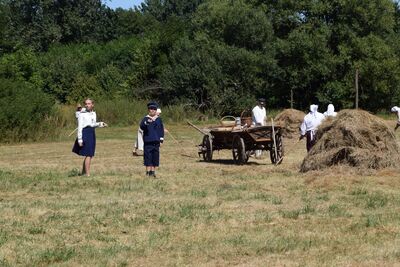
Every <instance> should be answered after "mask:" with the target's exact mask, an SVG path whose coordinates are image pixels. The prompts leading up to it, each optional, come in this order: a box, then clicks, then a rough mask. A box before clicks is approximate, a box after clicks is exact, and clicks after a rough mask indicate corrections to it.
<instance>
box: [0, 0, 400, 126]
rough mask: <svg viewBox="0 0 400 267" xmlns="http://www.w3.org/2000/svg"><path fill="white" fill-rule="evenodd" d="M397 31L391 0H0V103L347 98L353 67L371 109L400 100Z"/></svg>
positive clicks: (214, 103) (227, 105)
mask: <svg viewBox="0 0 400 267" xmlns="http://www.w3.org/2000/svg"><path fill="white" fill-rule="evenodd" d="M399 41H400V7H399V4H398V2H396V1H391V0H371V1H364V0H281V1H275V0H145V1H144V3H142V4H141V5H140V6H138V7H136V8H134V9H130V10H123V9H116V10H112V9H110V8H108V7H107V6H106V5H105V4H104V3H103V2H102V1H101V0H84V1H81V0H0V90H2V93H0V97H1V100H0V101H2V102H7V103H9V105H10V102H15V101H17V100H16V99H18V101H17V103H19V104H18V106H21V103H24V102H23V101H24V98H23V97H19V96H18V95H19V94H26V92H28V91H29V92H30V94H29V95H30V98H32V97H34V96H37V98H38V100H37V101H36V102H37V103H36V102H35V101H26V100H25V101H26V102H28V103H24V104H22V105H25V106H27V107H29V106H31V109H30V110H29V111H28V113H29V112H36V111H37V112H42V113H43V112H45V111H41V109H40V108H37V107H36V106H35V103H36V104H37V105H40V101H41V100H43V101H46V104H48V103H49V101H50V102H51V101H52V102H53V103H55V102H56V103H61V104H73V103H76V102H78V101H81V100H82V98H83V97H85V96H88V95H90V96H92V97H94V98H97V99H108V100H110V99H111V100H112V99H121V98H124V99H135V100H137V99H143V100H147V99H155V100H157V101H159V102H160V103H161V104H163V105H174V104H182V105H185V106H187V107H191V108H194V109H198V110H200V111H202V112H211V113H213V114H216V115H220V114H226V113H231V114H232V113H238V112H240V110H242V109H243V108H245V107H248V106H249V105H251V104H253V102H254V100H255V99H256V98H257V97H260V96H262V97H265V98H266V99H267V105H268V107H270V108H282V107H288V106H290V103H289V101H290V96H291V93H293V99H294V103H293V104H294V107H295V108H298V109H305V108H306V107H307V106H308V105H309V104H310V103H315V102H317V103H320V104H328V103H333V104H335V106H337V107H338V108H351V107H353V106H354V96H355V91H354V75H355V71H356V70H357V69H358V70H359V73H360V76H359V84H360V104H359V105H360V107H361V108H364V109H367V110H370V111H379V110H381V109H388V108H389V106H390V105H393V104H398V103H399V102H400V64H399V63H400V62H399V61H400V59H399V58H400V46H399V43H400V42H399ZM6 92H7V93H6ZM1 108H3V109H4V107H0V109H1ZM1 113H3V112H0V114H1ZM43 114H44V113H43ZM10 116H11V115H10ZM43 116H44V115H43ZM39 117H40V116H39ZM10 120H11V118H10V117H7V116H5V115H4V114H3V115H0V122H1V121H3V122H10Z"/></svg>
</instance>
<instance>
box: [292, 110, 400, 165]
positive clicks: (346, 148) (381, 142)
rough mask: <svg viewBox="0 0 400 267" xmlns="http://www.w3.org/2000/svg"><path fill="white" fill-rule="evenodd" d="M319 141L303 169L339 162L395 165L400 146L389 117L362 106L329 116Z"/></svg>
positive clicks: (304, 161) (340, 163)
mask: <svg viewBox="0 0 400 267" xmlns="http://www.w3.org/2000/svg"><path fill="white" fill-rule="evenodd" d="M316 139H317V140H316V144H315V145H314V147H313V148H312V149H311V150H310V152H309V153H308V155H307V156H306V157H305V159H304V160H303V163H302V165H301V169H300V170H301V172H307V171H311V170H321V169H325V168H329V167H331V166H335V165H347V166H350V167H355V168H359V169H361V170H365V169H382V168H385V167H394V166H396V165H399V163H400V156H399V152H400V148H399V145H398V144H397V141H396V137H395V135H394V132H393V131H392V130H391V129H390V128H388V126H387V125H386V123H385V121H383V120H382V119H380V118H378V117H376V116H374V115H372V114H370V113H368V112H366V111H362V110H342V111H340V112H339V113H338V115H337V117H335V118H329V119H326V120H325V121H324V122H323V123H322V125H321V126H320V127H319V129H318V131H317V133H316Z"/></svg>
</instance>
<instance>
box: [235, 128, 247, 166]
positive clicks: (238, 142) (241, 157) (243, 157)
mask: <svg viewBox="0 0 400 267" xmlns="http://www.w3.org/2000/svg"><path fill="white" fill-rule="evenodd" d="M232 155H233V160H234V161H235V163H236V164H239V165H242V164H244V163H246V162H247V160H248V156H247V153H246V147H245V145H244V141H243V138H241V137H240V136H238V135H236V136H235V137H234V138H233V144H232Z"/></svg>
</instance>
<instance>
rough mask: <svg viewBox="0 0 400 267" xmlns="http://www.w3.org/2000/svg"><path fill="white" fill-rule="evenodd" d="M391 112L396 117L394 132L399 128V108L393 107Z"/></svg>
mask: <svg viewBox="0 0 400 267" xmlns="http://www.w3.org/2000/svg"><path fill="white" fill-rule="evenodd" d="M391 111H392V112H393V113H396V115H397V123H396V127H394V130H395V131H396V130H397V128H399V127H400V108H399V107H398V106H394V107H392V109H391Z"/></svg>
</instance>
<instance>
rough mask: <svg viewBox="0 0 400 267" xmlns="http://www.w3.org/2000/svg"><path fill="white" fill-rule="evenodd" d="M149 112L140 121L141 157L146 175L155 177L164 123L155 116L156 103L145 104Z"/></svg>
mask: <svg viewBox="0 0 400 267" xmlns="http://www.w3.org/2000/svg"><path fill="white" fill-rule="evenodd" d="M147 108H148V110H149V114H148V115H147V116H146V117H144V118H143V120H142V122H141V123H140V129H142V130H143V141H144V147H143V152H144V153H143V158H144V166H146V175H147V176H151V177H154V178H155V177H156V167H158V166H159V165H160V144H162V143H163V141H164V125H163V123H162V120H161V118H160V117H159V116H157V108H158V105H157V103H155V102H150V103H149V104H147Z"/></svg>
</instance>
